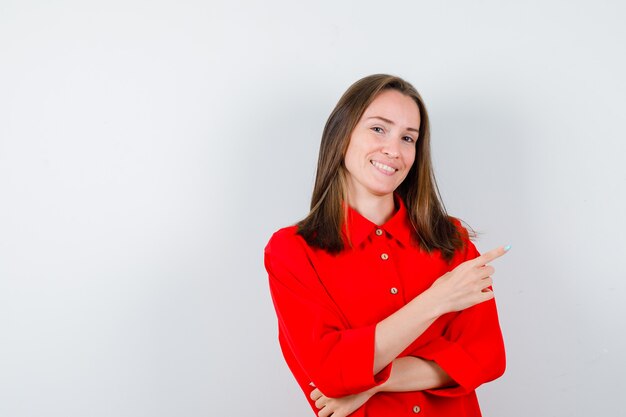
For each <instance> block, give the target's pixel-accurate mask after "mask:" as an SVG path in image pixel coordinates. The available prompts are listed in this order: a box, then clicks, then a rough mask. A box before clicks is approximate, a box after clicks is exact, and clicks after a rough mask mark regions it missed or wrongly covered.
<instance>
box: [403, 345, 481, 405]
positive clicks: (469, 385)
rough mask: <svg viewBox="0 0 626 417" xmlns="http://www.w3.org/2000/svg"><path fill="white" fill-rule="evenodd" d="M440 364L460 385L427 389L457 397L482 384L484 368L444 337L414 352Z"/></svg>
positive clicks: (433, 392)
mask: <svg viewBox="0 0 626 417" xmlns="http://www.w3.org/2000/svg"><path fill="white" fill-rule="evenodd" d="M414 356H419V357H420V358H424V359H427V360H431V361H434V362H435V363H437V365H439V366H440V367H441V368H442V369H443V370H444V371H445V372H446V373H447V374H448V376H450V378H452V379H453V380H454V381H455V382H456V383H457V384H458V385H455V386H452V387H449V388H437V389H429V390H425V391H426V392H428V393H431V394H435V395H439V396H442V397H456V396H460V395H466V394H468V393H470V392H472V391H474V390H475V389H476V388H478V386H479V385H480V384H482V379H483V378H482V373H483V371H482V369H481V368H480V367H479V366H478V364H477V363H476V360H475V359H474V358H473V357H471V356H470V355H469V354H468V353H467V352H466V351H465V350H463V348H462V347H461V346H460V345H459V344H457V343H454V342H450V341H449V340H447V339H445V338H444V337H439V338H437V339H435V340H433V341H432V342H430V343H429V344H428V345H426V346H424V347H423V348H421V349H419V350H418V351H417V352H415V353H414Z"/></svg>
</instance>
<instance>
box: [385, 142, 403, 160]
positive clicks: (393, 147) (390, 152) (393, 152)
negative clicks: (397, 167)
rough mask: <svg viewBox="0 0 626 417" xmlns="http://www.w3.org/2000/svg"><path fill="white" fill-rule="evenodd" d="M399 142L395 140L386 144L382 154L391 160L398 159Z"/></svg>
mask: <svg viewBox="0 0 626 417" xmlns="http://www.w3.org/2000/svg"><path fill="white" fill-rule="evenodd" d="M398 145H399V144H398V142H397V141H395V140H389V141H387V142H385V145H384V147H383V149H382V152H383V153H384V154H385V155H387V156H388V157H389V158H397V157H398V156H400V150H399V149H398Z"/></svg>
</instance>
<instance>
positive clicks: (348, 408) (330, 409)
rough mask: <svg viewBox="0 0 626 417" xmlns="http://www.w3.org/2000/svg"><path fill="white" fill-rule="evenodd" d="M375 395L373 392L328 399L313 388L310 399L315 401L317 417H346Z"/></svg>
mask: <svg viewBox="0 0 626 417" xmlns="http://www.w3.org/2000/svg"><path fill="white" fill-rule="evenodd" d="M374 394H376V391H374V390H368V391H363V392H360V393H358V394H353V395H347V396H345V397H341V398H329V397H327V396H325V395H324V394H322V391H320V390H319V389H317V388H315V389H314V390H313V391H312V392H311V395H310V397H311V399H312V400H313V401H315V406H316V407H317V408H318V409H320V411H319V413H317V415H318V416H319V417H328V416H330V415H332V417H346V416H349V415H350V414H352V413H354V412H355V411H356V410H358V409H359V407H361V406H362V405H363V404H365V403H366V402H367V400H369V399H370V398H372V396H373V395H374Z"/></svg>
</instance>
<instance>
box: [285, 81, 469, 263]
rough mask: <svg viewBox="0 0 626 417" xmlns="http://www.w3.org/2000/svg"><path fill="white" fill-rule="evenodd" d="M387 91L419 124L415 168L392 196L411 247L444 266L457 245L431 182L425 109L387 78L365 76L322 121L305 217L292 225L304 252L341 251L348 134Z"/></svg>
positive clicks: (411, 91)
mask: <svg viewBox="0 0 626 417" xmlns="http://www.w3.org/2000/svg"><path fill="white" fill-rule="evenodd" d="M388 89H393V90H397V91H399V92H401V93H402V94H404V95H406V96H408V97H411V98H412V99H413V100H415V102H416V103H417V107H418V109H419V113H420V119H421V121H420V126H419V137H418V139H417V142H416V152H415V162H414V163H413V165H412V166H411V169H410V170H409V173H408V174H407V177H406V178H405V179H404V181H403V182H402V183H401V184H400V186H399V187H398V188H397V189H396V192H397V194H398V195H399V196H400V197H401V198H402V200H403V201H404V203H405V205H406V208H407V211H408V214H409V218H410V220H411V224H412V225H413V228H414V230H413V238H414V242H415V243H416V244H417V245H419V246H420V247H421V248H423V249H425V250H426V251H428V252H430V251H432V250H435V249H438V250H440V251H441V255H442V257H443V258H444V259H446V260H448V261H449V260H450V259H452V257H453V255H454V252H455V251H456V250H457V249H461V248H462V247H463V239H462V236H461V233H460V230H459V229H458V227H457V226H456V225H455V220H456V219H454V218H453V217H450V216H448V214H447V213H446V210H445V207H444V205H443V202H442V200H441V195H440V193H439V189H438V188H437V183H436V181H435V176H434V173H433V167H432V162H431V158H430V125H429V121H428V113H427V111H426V106H425V105H424V102H423V101H422V98H421V96H420V94H419V93H418V92H417V90H416V89H415V88H414V87H413V86H412V85H411V84H410V83H408V82H406V81H405V80H403V79H402V78H399V77H395V76H392V75H387V74H375V75H370V76H368V77H365V78H362V79H360V80H359V81H357V82H355V83H354V84H352V85H351V86H350V88H348V90H347V91H346V92H345V93H344V94H343V96H342V97H341V98H340V99H339V102H338V103H337V105H336V106H335V109H334V110H333V111H332V113H331V114H330V116H329V117H328V121H327V122H326V126H325V127H324V132H323V134H322V142H321V145H320V152H319V158H318V161H317V174H316V177H315V186H314V188H313V196H312V197H311V211H310V212H309V214H308V215H307V217H306V218H304V219H303V220H301V221H300V222H298V223H297V226H298V234H300V235H301V236H302V237H304V239H305V240H306V241H307V243H308V244H309V245H310V246H312V247H317V248H321V249H324V250H326V251H328V252H330V253H338V252H340V251H342V250H343V249H344V243H343V239H342V236H341V227H342V224H343V222H344V219H345V211H344V209H343V208H342V201H347V199H346V197H347V196H346V185H345V184H346V173H347V171H346V167H345V165H344V156H345V154H346V150H347V148H348V144H349V142H350V137H351V135H352V131H353V130H354V128H355V126H356V125H357V123H358V122H359V120H360V119H361V117H362V116H363V113H364V112H365V110H366V109H367V107H368V106H369V105H370V104H371V102H372V101H373V100H374V99H375V98H376V96H378V94H380V93H381V92H382V91H383V90H388Z"/></svg>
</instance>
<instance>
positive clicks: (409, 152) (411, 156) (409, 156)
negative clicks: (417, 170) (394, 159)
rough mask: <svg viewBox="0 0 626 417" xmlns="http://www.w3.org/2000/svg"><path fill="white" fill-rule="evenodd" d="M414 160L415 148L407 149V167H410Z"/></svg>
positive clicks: (405, 161)
mask: <svg viewBox="0 0 626 417" xmlns="http://www.w3.org/2000/svg"><path fill="white" fill-rule="evenodd" d="M414 162H415V148H413V149H411V150H407V151H406V152H405V154H404V163H405V164H406V167H407V169H410V168H411V166H412V165H413V163H414Z"/></svg>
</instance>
